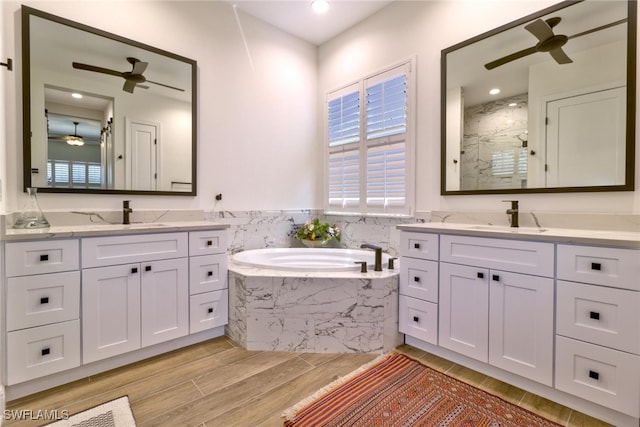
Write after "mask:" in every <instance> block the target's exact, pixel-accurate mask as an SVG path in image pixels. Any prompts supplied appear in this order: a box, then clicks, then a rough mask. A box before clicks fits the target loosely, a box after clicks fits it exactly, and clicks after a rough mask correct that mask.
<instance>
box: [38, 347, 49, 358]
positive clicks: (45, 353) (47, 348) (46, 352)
mask: <svg viewBox="0 0 640 427" xmlns="http://www.w3.org/2000/svg"><path fill="white" fill-rule="evenodd" d="M49 353H51V349H50V348H49V347H46V348H43V349H42V350H40V354H41V355H42V356H46V355H47V354H49Z"/></svg>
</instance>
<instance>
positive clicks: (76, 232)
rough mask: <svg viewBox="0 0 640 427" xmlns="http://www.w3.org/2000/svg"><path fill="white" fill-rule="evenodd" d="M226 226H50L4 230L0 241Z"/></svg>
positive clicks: (173, 223)
mask: <svg viewBox="0 0 640 427" xmlns="http://www.w3.org/2000/svg"><path fill="white" fill-rule="evenodd" d="M228 227H229V225H228V224H222V223H217V222H211V221H159V222H147V223H142V222H140V223H135V222H134V223H132V224H127V225H124V224H104V223H96V224H88V225H65V226H51V227H48V228H36V229H15V228H6V229H4V230H2V231H3V232H2V234H1V238H2V240H14V241H15V240H29V239H53V238H69V237H92V236H103V235H109V236H114V235H123V234H147V233H167V232H172V231H197V230H222V229H226V228H228Z"/></svg>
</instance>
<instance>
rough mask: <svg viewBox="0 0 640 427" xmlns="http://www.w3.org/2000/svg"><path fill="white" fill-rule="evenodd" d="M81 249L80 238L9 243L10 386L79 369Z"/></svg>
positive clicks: (8, 376) (6, 249) (7, 343)
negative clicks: (75, 368) (79, 250)
mask: <svg viewBox="0 0 640 427" xmlns="http://www.w3.org/2000/svg"><path fill="white" fill-rule="evenodd" d="M78 246H79V243H78V239H51V240H43V241H28V242H11V243H6V246H5V260H4V261H5V273H6V282H5V283H6V294H5V295H6V300H7V303H6V304H5V307H6V323H5V324H6V331H7V332H6V341H5V342H6V354H5V357H6V365H5V366H6V370H5V369H3V371H4V373H5V378H4V381H5V382H4V383H5V384H7V385H12V384H16V383H20V382H23V381H28V380H31V379H34V378H37V377H41V376H44V375H49V374H53V373H56V372H60V371H64V370H66V369H70V368H74V367H76V366H79V365H80V321H79V317H80V273H79V271H78V269H79V256H78Z"/></svg>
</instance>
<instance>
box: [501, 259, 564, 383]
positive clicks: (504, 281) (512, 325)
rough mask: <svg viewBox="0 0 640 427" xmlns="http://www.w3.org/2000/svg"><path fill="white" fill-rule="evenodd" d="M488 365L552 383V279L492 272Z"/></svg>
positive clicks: (541, 381)
mask: <svg viewBox="0 0 640 427" xmlns="http://www.w3.org/2000/svg"><path fill="white" fill-rule="evenodd" d="M490 275H491V277H490V279H491V280H490V285H489V286H490V288H489V306H490V307H491V311H490V313H489V363H490V364H492V365H494V366H497V367H499V368H502V369H505V370H507V371H510V372H513V373H515V374H518V375H521V376H523V377H526V378H529V379H531V380H534V381H538V382H540V383H543V384H546V385H548V386H551V385H552V381H553V279H549V278H546V277H537V276H529V275H524V274H517V273H507V272H504V271H495V270H491V272H490Z"/></svg>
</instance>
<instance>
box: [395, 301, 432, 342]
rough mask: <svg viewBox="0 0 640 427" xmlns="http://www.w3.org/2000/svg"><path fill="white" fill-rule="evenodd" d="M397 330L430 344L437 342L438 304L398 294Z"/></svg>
mask: <svg viewBox="0 0 640 427" xmlns="http://www.w3.org/2000/svg"><path fill="white" fill-rule="evenodd" d="M399 314H400V318H399V330H400V332H402V333H403V334H407V335H410V336H412V337H414V338H417V339H419V340H422V341H426V342H428V343H431V344H438V305H437V304H434V303H431V302H426V301H422V300H419V299H416V298H411V297H407V296H404V295H400V301H399Z"/></svg>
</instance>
